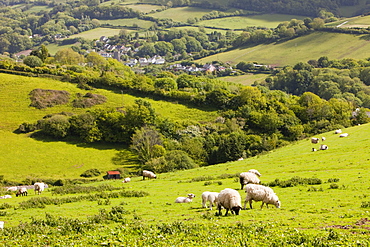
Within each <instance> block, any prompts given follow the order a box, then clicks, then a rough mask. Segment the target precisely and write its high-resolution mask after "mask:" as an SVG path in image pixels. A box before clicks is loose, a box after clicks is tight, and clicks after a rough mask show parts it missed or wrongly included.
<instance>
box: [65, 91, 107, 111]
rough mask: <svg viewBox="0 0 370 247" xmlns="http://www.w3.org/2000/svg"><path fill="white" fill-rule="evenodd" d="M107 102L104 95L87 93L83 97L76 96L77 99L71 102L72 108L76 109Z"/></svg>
mask: <svg viewBox="0 0 370 247" xmlns="http://www.w3.org/2000/svg"><path fill="white" fill-rule="evenodd" d="M106 101H107V98H106V97H105V96H104V95H99V94H92V93H87V94H85V95H84V96H82V95H80V94H77V98H76V99H74V100H73V101H72V106H73V107H76V108H89V107H92V106H94V105H98V104H103V103H105V102H106Z"/></svg>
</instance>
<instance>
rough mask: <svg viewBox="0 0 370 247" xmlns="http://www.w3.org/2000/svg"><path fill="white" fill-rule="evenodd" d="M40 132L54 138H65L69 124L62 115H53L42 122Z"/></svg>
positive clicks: (66, 118)
mask: <svg viewBox="0 0 370 247" xmlns="http://www.w3.org/2000/svg"><path fill="white" fill-rule="evenodd" d="M41 125H42V130H43V132H45V133H47V134H48V135H51V136H53V137H56V138H63V137H66V136H67V134H68V133H69V128H70V126H71V124H70V123H69V121H68V117H67V116H64V115H54V116H52V117H50V118H47V119H45V120H43V121H42V124H41Z"/></svg>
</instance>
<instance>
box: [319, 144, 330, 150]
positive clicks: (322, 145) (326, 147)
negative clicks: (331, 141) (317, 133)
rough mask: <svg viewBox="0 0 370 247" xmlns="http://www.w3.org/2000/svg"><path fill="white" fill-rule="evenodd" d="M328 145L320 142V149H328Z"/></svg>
mask: <svg viewBox="0 0 370 247" xmlns="http://www.w3.org/2000/svg"><path fill="white" fill-rule="evenodd" d="M328 149H329V147H328V146H327V145H324V144H321V146H320V150H328Z"/></svg>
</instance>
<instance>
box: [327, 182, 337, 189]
mask: <svg viewBox="0 0 370 247" xmlns="http://www.w3.org/2000/svg"><path fill="white" fill-rule="evenodd" d="M338 188H339V185H338V184H334V183H333V184H330V187H329V189H338Z"/></svg>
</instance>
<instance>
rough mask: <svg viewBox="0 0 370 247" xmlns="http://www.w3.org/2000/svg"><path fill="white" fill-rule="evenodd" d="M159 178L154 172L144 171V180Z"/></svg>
mask: <svg viewBox="0 0 370 247" xmlns="http://www.w3.org/2000/svg"><path fill="white" fill-rule="evenodd" d="M146 177H147V178H157V175H155V174H154V172H152V171H147V170H143V180H145V178H146Z"/></svg>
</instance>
